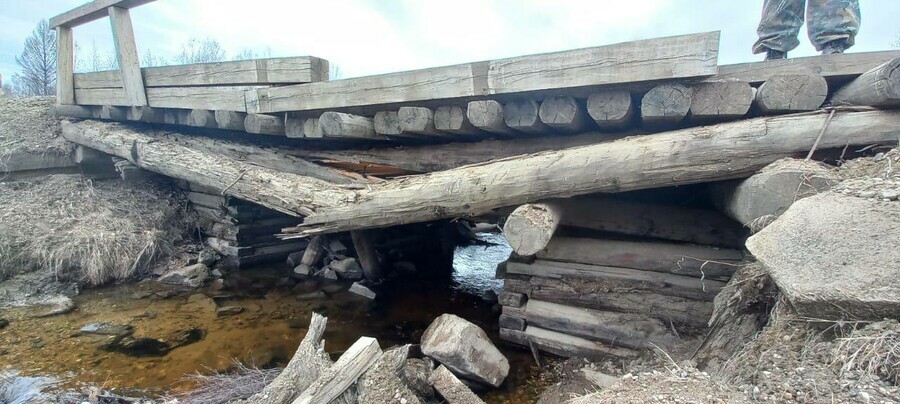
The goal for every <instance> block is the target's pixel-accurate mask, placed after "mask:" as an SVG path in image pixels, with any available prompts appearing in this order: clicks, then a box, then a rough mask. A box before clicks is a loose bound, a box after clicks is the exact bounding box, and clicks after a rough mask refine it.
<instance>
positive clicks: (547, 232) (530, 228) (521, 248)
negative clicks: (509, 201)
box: [503, 202, 563, 256]
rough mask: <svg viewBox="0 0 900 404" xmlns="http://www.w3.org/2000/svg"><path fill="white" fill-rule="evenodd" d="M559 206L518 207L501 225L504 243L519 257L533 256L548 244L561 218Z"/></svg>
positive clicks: (532, 205)
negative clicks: (507, 243)
mask: <svg viewBox="0 0 900 404" xmlns="http://www.w3.org/2000/svg"><path fill="white" fill-rule="evenodd" d="M562 215H563V214H562V209H561V208H560V205H558V204H556V203H553V202H544V203H529V204H525V205H522V206H519V207H518V208H516V210H514V211H513V212H512V213H511V214H510V215H509V216H508V217H507V218H506V223H504V224H503V234H504V235H505V236H506V241H507V242H509V246H510V247H512V249H513V251H515V252H516V253H517V254H519V255H523V256H528V255H534V254H536V253H537V252H538V251H540V250H541V249H543V248H544V247H545V246H547V243H549V242H550V238H551V237H553V233H555V232H556V228H557V226H559V223H560V220H561V218H562Z"/></svg>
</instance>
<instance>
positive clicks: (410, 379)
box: [403, 358, 434, 399]
mask: <svg viewBox="0 0 900 404" xmlns="http://www.w3.org/2000/svg"><path fill="white" fill-rule="evenodd" d="M433 370H434V368H433V367H432V362H431V360H429V359H419V358H410V359H407V360H406V364H405V365H404V366H403V381H404V382H405V383H406V385H407V386H408V387H409V388H410V389H412V390H413V391H415V392H416V394H418V395H419V396H420V397H423V398H426V399H430V398H433V397H434V388H433V387H431V382H429V381H428V379H429V378H431V372H432V371H433Z"/></svg>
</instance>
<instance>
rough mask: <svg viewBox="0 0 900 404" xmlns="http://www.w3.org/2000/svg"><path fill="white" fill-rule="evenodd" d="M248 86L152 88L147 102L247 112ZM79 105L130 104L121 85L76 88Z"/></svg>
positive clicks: (149, 89)
mask: <svg viewBox="0 0 900 404" xmlns="http://www.w3.org/2000/svg"><path fill="white" fill-rule="evenodd" d="M246 89H247V87H151V88H147V89H146V91H147V101H148V102H149V105H150V106H151V107H155V108H179V109H195V108H196V109H209V110H213V111H217V110H227V111H240V112H246V111H245V105H244V91H245V90H246ZM75 99H76V100H78V104H79V105H119V106H131V104H130V101H129V99H128V97H127V95H126V94H125V90H123V89H122V88H95V89H79V88H76V89H75Z"/></svg>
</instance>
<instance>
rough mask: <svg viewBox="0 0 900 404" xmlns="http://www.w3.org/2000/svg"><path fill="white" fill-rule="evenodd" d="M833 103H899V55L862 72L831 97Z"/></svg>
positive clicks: (875, 104)
mask: <svg viewBox="0 0 900 404" xmlns="http://www.w3.org/2000/svg"><path fill="white" fill-rule="evenodd" d="M831 103H832V104H834V105H871V106H875V107H895V106H898V105H900V57H898V58H895V59H893V60H891V61H888V62H885V63H884V64H882V65H879V66H878V67H876V68H874V69H872V70H869V71H867V72H865V73H863V74H862V75H861V76H859V77H857V78H856V79H854V80H853V81H851V82H850V83H848V84H847V85H846V86H843V87H841V88H840V89H838V90H837V91H836V92H835V93H834V95H833V96H832V97H831Z"/></svg>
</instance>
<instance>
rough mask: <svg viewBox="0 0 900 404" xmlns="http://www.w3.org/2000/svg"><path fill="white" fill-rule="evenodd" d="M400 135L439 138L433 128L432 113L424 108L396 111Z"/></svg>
mask: <svg viewBox="0 0 900 404" xmlns="http://www.w3.org/2000/svg"><path fill="white" fill-rule="evenodd" d="M397 122H398V123H399V125H400V133H401V134H405V135H409V134H412V135H427V136H441V135H443V133H441V132H440V131H438V130H437V129H436V128H435V127H434V111H432V110H431V109H430V108H424V107H401V108H400V110H399V111H397Z"/></svg>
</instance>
